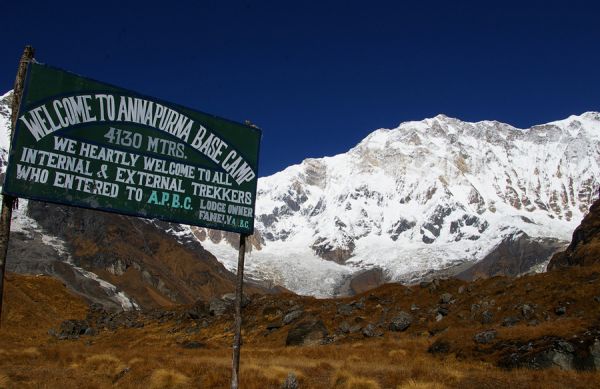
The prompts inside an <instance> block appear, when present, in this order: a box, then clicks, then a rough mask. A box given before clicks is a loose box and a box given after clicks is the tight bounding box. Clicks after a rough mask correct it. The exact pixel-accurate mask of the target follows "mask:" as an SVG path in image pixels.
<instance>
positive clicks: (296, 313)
mask: <svg viewBox="0 0 600 389" xmlns="http://www.w3.org/2000/svg"><path fill="white" fill-rule="evenodd" d="M303 313H304V311H302V310H297V311H292V312H290V313H288V314H287V315H285V316H284V317H283V324H284V325H287V324H290V323H291V322H293V321H294V320H296V319H298V318H300V316H302V314H303Z"/></svg>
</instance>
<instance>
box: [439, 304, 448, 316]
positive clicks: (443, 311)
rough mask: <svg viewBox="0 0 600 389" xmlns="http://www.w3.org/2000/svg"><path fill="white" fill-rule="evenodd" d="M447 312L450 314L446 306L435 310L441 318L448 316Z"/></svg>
mask: <svg viewBox="0 0 600 389" xmlns="http://www.w3.org/2000/svg"><path fill="white" fill-rule="evenodd" d="M448 312H450V310H449V308H448V306H447V305H441V306H439V307H438V309H437V313H439V314H440V315H442V316H448Z"/></svg>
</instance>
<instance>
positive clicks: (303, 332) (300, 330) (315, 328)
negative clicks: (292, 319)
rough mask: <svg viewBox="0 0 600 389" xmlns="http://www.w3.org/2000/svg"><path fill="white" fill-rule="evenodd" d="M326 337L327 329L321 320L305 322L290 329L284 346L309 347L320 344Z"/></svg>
mask: <svg viewBox="0 0 600 389" xmlns="http://www.w3.org/2000/svg"><path fill="white" fill-rule="evenodd" d="M327 335H328V331H327V327H325V324H323V322H322V321H321V320H305V321H302V322H300V323H298V324H297V325H296V326H295V327H294V328H292V329H290V331H289V332H288V335H287V338H286V340H285V345H286V346H311V345H315V344H320V343H321V342H322V341H323V339H324V338H325V337H326V336H327Z"/></svg>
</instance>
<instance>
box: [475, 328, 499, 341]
mask: <svg viewBox="0 0 600 389" xmlns="http://www.w3.org/2000/svg"><path fill="white" fill-rule="evenodd" d="M496 335H497V332H496V330H487V331H483V332H479V333H478V334H475V336H474V337H473V340H474V341H475V342H476V343H479V344H487V343H490V342H491V341H492V340H494V339H496Z"/></svg>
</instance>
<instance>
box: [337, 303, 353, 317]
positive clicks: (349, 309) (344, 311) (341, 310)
mask: <svg viewBox="0 0 600 389" xmlns="http://www.w3.org/2000/svg"><path fill="white" fill-rule="evenodd" d="M353 312H354V307H353V306H352V305H350V304H339V305H338V306H337V313H338V314H340V315H346V316H350V315H352V313H353Z"/></svg>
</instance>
